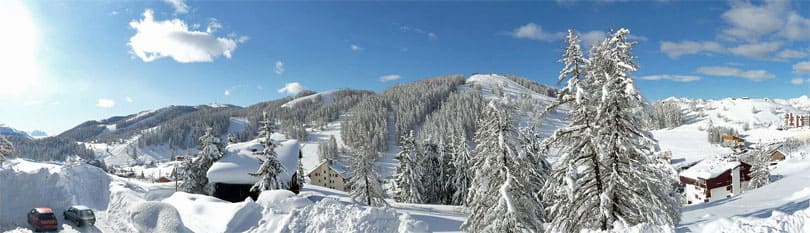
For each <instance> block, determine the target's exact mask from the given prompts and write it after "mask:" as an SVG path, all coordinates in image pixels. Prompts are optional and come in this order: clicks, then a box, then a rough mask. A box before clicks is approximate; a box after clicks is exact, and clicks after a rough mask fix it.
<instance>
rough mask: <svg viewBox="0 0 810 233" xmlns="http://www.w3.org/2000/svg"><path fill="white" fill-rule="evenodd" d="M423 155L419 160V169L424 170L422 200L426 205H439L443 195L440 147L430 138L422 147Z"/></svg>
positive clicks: (421, 154)
mask: <svg viewBox="0 0 810 233" xmlns="http://www.w3.org/2000/svg"><path fill="white" fill-rule="evenodd" d="M421 149H422V150H421V153H420V157H421V158H419V165H418V166H419V167H420V169H421V170H422V172H421V174H422V179H421V182H420V184H421V185H422V187H423V188H422V194H421V195H422V198H424V199H423V200H424V203H439V201H440V195H439V193H441V186H440V185H439V179H440V176H441V168H440V166H439V145H437V144H434V143H433V141H432V139H431V138H428V139H426V140H425V141H424V143H423V144H422V145H421Z"/></svg>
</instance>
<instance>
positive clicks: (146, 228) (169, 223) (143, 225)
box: [129, 201, 208, 233]
mask: <svg viewBox="0 0 810 233" xmlns="http://www.w3.org/2000/svg"><path fill="white" fill-rule="evenodd" d="M130 213H131V214H130V215H129V219H130V221H131V223H132V225H133V226H134V227H135V229H137V230H138V231H139V232H162V233H175V232H177V233H180V232H191V231H190V230H189V229H188V228H186V227H185V226H183V221H182V220H181V218H180V213H179V212H177V209H175V208H174V207H173V206H172V205H169V204H166V203H162V202H156V201H147V202H142V203H140V204H138V205H135V206H134V207H132V209H131V210H130ZM207 221H208V219H206V221H205V222H207ZM198 222H202V221H199V220H198Z"/></svg>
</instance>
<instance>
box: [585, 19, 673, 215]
mask: <svg viewBox="0 0 810 233" xmlns="http://www.w3.org/2000/svg"><path fill="white" fill-rule="evenodd" d="M629 33H630V30H627V29H624V28H621V29H619V30H618V31H616V32H615V33H613V35H612V36H611V37H610V38H609V39H607V40H605V41H604V42H602V44H601V45H600V47H601V49H596V50H595V51H596V53H594V54H592V55H591V56H592V58H591V59H590V62H591V69H590V72H592V74H593V78H594V79H595V81H597V83H599V84H600V86H601V90H597V91H598V92H597V93H598V94H597V96H598V97H599V98H600V99H601V101H600V102H599V105H598V107H597V115H596V118H595V120H596V122H595V123H596V125H597V127H598V128H597V130H596V131H595V133H596V135H595V137H594V138H595V139H596V140H597V142H599V144H598V152H599V156H600V161H601V164H602V165H603V166H605V167H606V168H608V169H607V170H606V173H603V174H602V175H603V176H605V178H604V180H605V184H606V186H605V187H606V189H605V192H604V193H602V195H601V208H600V209H601V211H600V212H601V214H602V215H604V216H605V220H606V222H607V223H608V224H612V223H613V222H615V221H621V222H624V223H627V224H629V225H636V224H639V223H652V224H655V225H674V224H677V223H678V221H680V205H679V201H678V200H673V199H672V196H671V194H672V192H673V190H672V187H673V186H672V184H673V183H676V182H677V181H676V177H677V173H676V172H675V170H674V168H672V167H671V166H670V165H669V164H667V163H665V161H663V160H661V159H658V158H656V156H655V151H656V150H657V149H658V148H657V147H658V143H657V142H656V141H655V140H654V139H653V138H652V135H651V134H650V133H649V132H647V131H644V130H643V129H641V125H642V122H641V119H640V118H639V116H638V114H637V112H635V110H636V109H639V108H641V106H642V105H643V104H644V99H643V97H642V96H641V93H639V91H638V90H637V89H636V87H635V84H634V83H633V78H632V77H631V76H630V73H631V72H635V71H636V70H637V69H638V66H637V65H636V64H635V62H634V59H635V57H634V56H633V55H632V50H633V47H634V46H635V44H636V43H635V42H629V41H627V37H628V35H629ZM607 228H608V229H609V228H612V226H608V227H607Z"/></svg>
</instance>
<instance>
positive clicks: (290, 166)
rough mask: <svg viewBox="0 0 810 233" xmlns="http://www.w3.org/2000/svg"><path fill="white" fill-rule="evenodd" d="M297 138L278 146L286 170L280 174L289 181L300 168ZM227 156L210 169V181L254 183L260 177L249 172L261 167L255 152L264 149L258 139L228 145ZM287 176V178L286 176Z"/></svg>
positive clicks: (284, 179)
mask: <svg viewBox="0 0 810 233" xmlns="http://www.w3.org/2000/svg"><path fill="white" fill-rule="evenodd" d="M298 148H299V145H298V141H297V140H285V141H282V142H281V143H280V145H279V147H277V148H276V153H277V154H278V159H279V161H280V162H281V164H282V165H284V168H285V170H286V171H285V172H284V173H282V174H280V175H279V177H282V178H281V180H282V181H287V180H289V179H290V177H292V174H293V173H295V172H296V171H297V169H298V151H299V149H298ZM226 150H227V151H228V152H227V153H226V154H225V156H223V157H222V159H220V160H219V161H217V162H215V163H214V165H212V166H211V168H210V169H208V181H209V182H210V183H229V184H254V183H256V181H258V180H259V177H256V176H251V175H250V174H249V173H252V172H256V170H257V169H258V168H259V160H258V159H257V157H256V155H255V152H256V151H261V150H262V145H261V144H259V142H258V139H255V140H252V141H248V142H243V143H236V144H231V145H228V147H227V148H226ZM284 177H287V178H284Z"/></svg>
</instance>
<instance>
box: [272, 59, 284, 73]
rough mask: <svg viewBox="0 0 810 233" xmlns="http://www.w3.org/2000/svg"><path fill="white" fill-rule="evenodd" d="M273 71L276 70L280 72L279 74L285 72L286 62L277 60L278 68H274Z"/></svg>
mask: <svg viewBox="0 0 810 233" xmlns="http://www.w3.org/2000/svg"><path fill="white" fill-rule="evenodd" d="M273 72H276V74H279V75H280V74H283V73H284V62H281V61H276V68H275V69H273Z"/></svg>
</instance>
